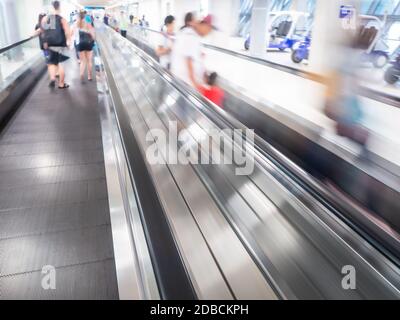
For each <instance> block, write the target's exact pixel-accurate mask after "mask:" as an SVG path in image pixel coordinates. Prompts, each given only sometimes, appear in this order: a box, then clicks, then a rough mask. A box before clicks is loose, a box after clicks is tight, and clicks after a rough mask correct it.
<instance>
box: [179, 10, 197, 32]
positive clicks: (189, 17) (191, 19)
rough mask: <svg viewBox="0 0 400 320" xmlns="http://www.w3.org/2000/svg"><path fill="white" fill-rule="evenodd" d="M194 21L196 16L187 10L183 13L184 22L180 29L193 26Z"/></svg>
mask: <svg viewBox="0 0 400 320" xmlns="http://www.w3.org/2000/svg"><path fill="white" fill-rule="evenodd" d="M195 21H196V17H195V15H194V13H193V12H188V13H186V15H185V24H184V25H183V26H182V27H181V30H183V29H185V28H189V27H192V26H193V23H194V22H195Z"/></svg>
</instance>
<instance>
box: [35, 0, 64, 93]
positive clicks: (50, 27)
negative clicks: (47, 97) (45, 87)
mask: <svg viewBox="0 0 400 320" xmlns="http://www.w3.org/2000/svg"><path fill="white" fill-rule="evenodd" d="M52 5H53V12H52V13H51V14H49V15H46V16H45V17H43V19H42V23H41V26H42V29H43V47H44V49H45V50H46V51H47V56H46V60H47V65H48V71H49V76H50V83H49V87H50V88H52V89H53V88H55V85H56V77H57V74H58V76H59V83H58V88H59V89H67V88H69V85H68V84H66V83H65V70H64V68H63V66H62V63H63V62H65V61H66V60H68V59H69V57H67V56H65V55H64V54H63V53H64V52H65V49H66V48H67V47H69V45H70V43H71V41H70V30H69V25H68V21H67V20H66V19H64V18H63V17H62V16H61V14H60V1H53V3H52Z"/></svg>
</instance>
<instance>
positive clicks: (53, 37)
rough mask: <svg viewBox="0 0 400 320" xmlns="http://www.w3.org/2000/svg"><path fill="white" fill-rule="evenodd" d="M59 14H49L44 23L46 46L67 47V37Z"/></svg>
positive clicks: (44, 41)
mask: <svg viewBox="0 0 400 320" xmlns="http://www.w3.org/2000/svg"><path fill="white" fill-rule="evenodd" d="M61 20H62V18H61V17H60V16H59V15H49V16H48V17H47V20H46V22H47V23H46V24H44V25H43V29H44V32H43V43H44V45H45V47H47V48H48V47H66V46H67V39H66V36H65V32H64V28H63V26H62V23H61Z"/></svg>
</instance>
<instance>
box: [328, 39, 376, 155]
mask: <svg viewBox="0 0 400 320" xmlns="http://www.w3.org/2000/svg"><path fill="white" fill-rule="evenodd" d="M349 39H351V40H350V44H348V45H347V46H346V45H345V46H343V47H342V48H341V52H340V57H339V58H338V61H337V64H335V66H336V68H334V69H333V70H332V72H331V74H330V75H329V76H328V78H327V86H326V87H327V89H326V102H325V107H324V112H325V114H326V115H327V116H328V117H329V118H330V119H331V120H333V121H335V123H336V133H337V134H338V135H339V136H342V137H346V138H348V139H350V140H352V141H354V142H356V143H357V144H359V145H360V146H361V148H362V151H361V154H360V155H362V156H368V150H367V142H368V138H369V131H368V129H367V128H366V127H365V126H363V124H362V122H363V119H364V113H363V110H362V104H361V101H360V99H359V97H358V95H357V92H358V87H359V80H358V75H357V69H358V65H359V61H360V55H361V52H362V50H363V48H362V44H361V42H360V39H359V38H358V37H357V36H354V35H352V34H349ZM360 46H361V47H360Z"/></svg>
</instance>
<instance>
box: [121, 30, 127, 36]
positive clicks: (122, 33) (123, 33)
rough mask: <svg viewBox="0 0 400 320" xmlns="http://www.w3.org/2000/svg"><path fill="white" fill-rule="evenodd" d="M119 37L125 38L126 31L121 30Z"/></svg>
mask: <svg viewBox="0 0 400 320" xmlns="http://www.w3.org/2000/svg"><path fill="white" fill-rule="evenodd" d="M121 35H122V36H123V37H124V38H126V30H121Z"/></svg>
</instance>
